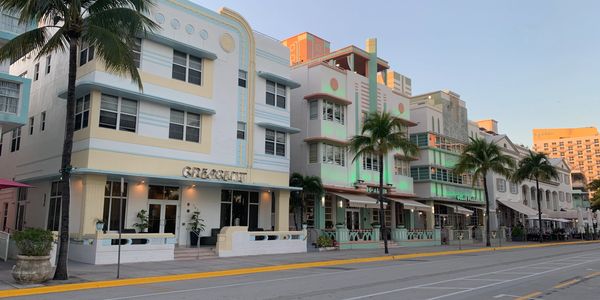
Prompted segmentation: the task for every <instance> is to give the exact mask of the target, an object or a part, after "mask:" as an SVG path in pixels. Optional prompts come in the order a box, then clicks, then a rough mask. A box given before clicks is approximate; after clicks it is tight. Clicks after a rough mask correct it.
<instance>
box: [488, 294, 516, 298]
mask: <svg viewBox="0 0 600 300" xmlns="http://www.w3.org/2000/svg"><path fill="white" fill-rule="evenodd" d="M503 297H510V298H517V297H519V296H515V295H509V294H500V295H496V296H494V299H498V298H503Z"/></svg>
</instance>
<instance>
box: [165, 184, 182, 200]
mask: <svg viewBox="0 0 600 300" xmlns="http://www.w3.org/2000/svg"><path fill="white" fill-rule="evenodd" d="M165 195H166V197H167V200H179V187H176V186H165Z"/></svg>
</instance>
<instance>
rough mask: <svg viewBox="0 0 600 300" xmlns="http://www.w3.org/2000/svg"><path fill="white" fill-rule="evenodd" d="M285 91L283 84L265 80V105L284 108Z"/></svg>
mask: <svg viewBox="0 0 600 300" xmlns="http://www.w3.org/2000/svg"><path fill="white" fill-rule="evenodd" d="M286 91H287V88H286V86H285V85H282V84H280V83H275V82H273V81H270V80H267V94H266V96H267V105H272V106H277V107H279V108H285V97H286Z"/></svg>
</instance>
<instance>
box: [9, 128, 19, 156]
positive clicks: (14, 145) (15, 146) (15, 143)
mask: <svg viewBox="0 0 600 300" xmlns="http://www.w3.org/2000/svg"><path fill="white" fill-rule="evenodd" d="M19 149H21V127H18V128H15V129H13V130H12V139H11V141H10V152H16V151H19Z"/></svg>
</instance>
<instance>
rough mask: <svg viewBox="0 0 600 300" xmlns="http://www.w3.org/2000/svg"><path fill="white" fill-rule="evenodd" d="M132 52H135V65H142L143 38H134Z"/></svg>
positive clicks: (137, 66)
mask: <svg viewBox="0 0 600 300" xmlns="http://www.w3.org/2000/svg"><path fill="white" fill-rule="evenodd" d="M131 52H132V53H133V63H134V64H135V67H136V68H139V67H140V66H141V65H142V39H140V38H135V39H133V47H131Z"/></svg>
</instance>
